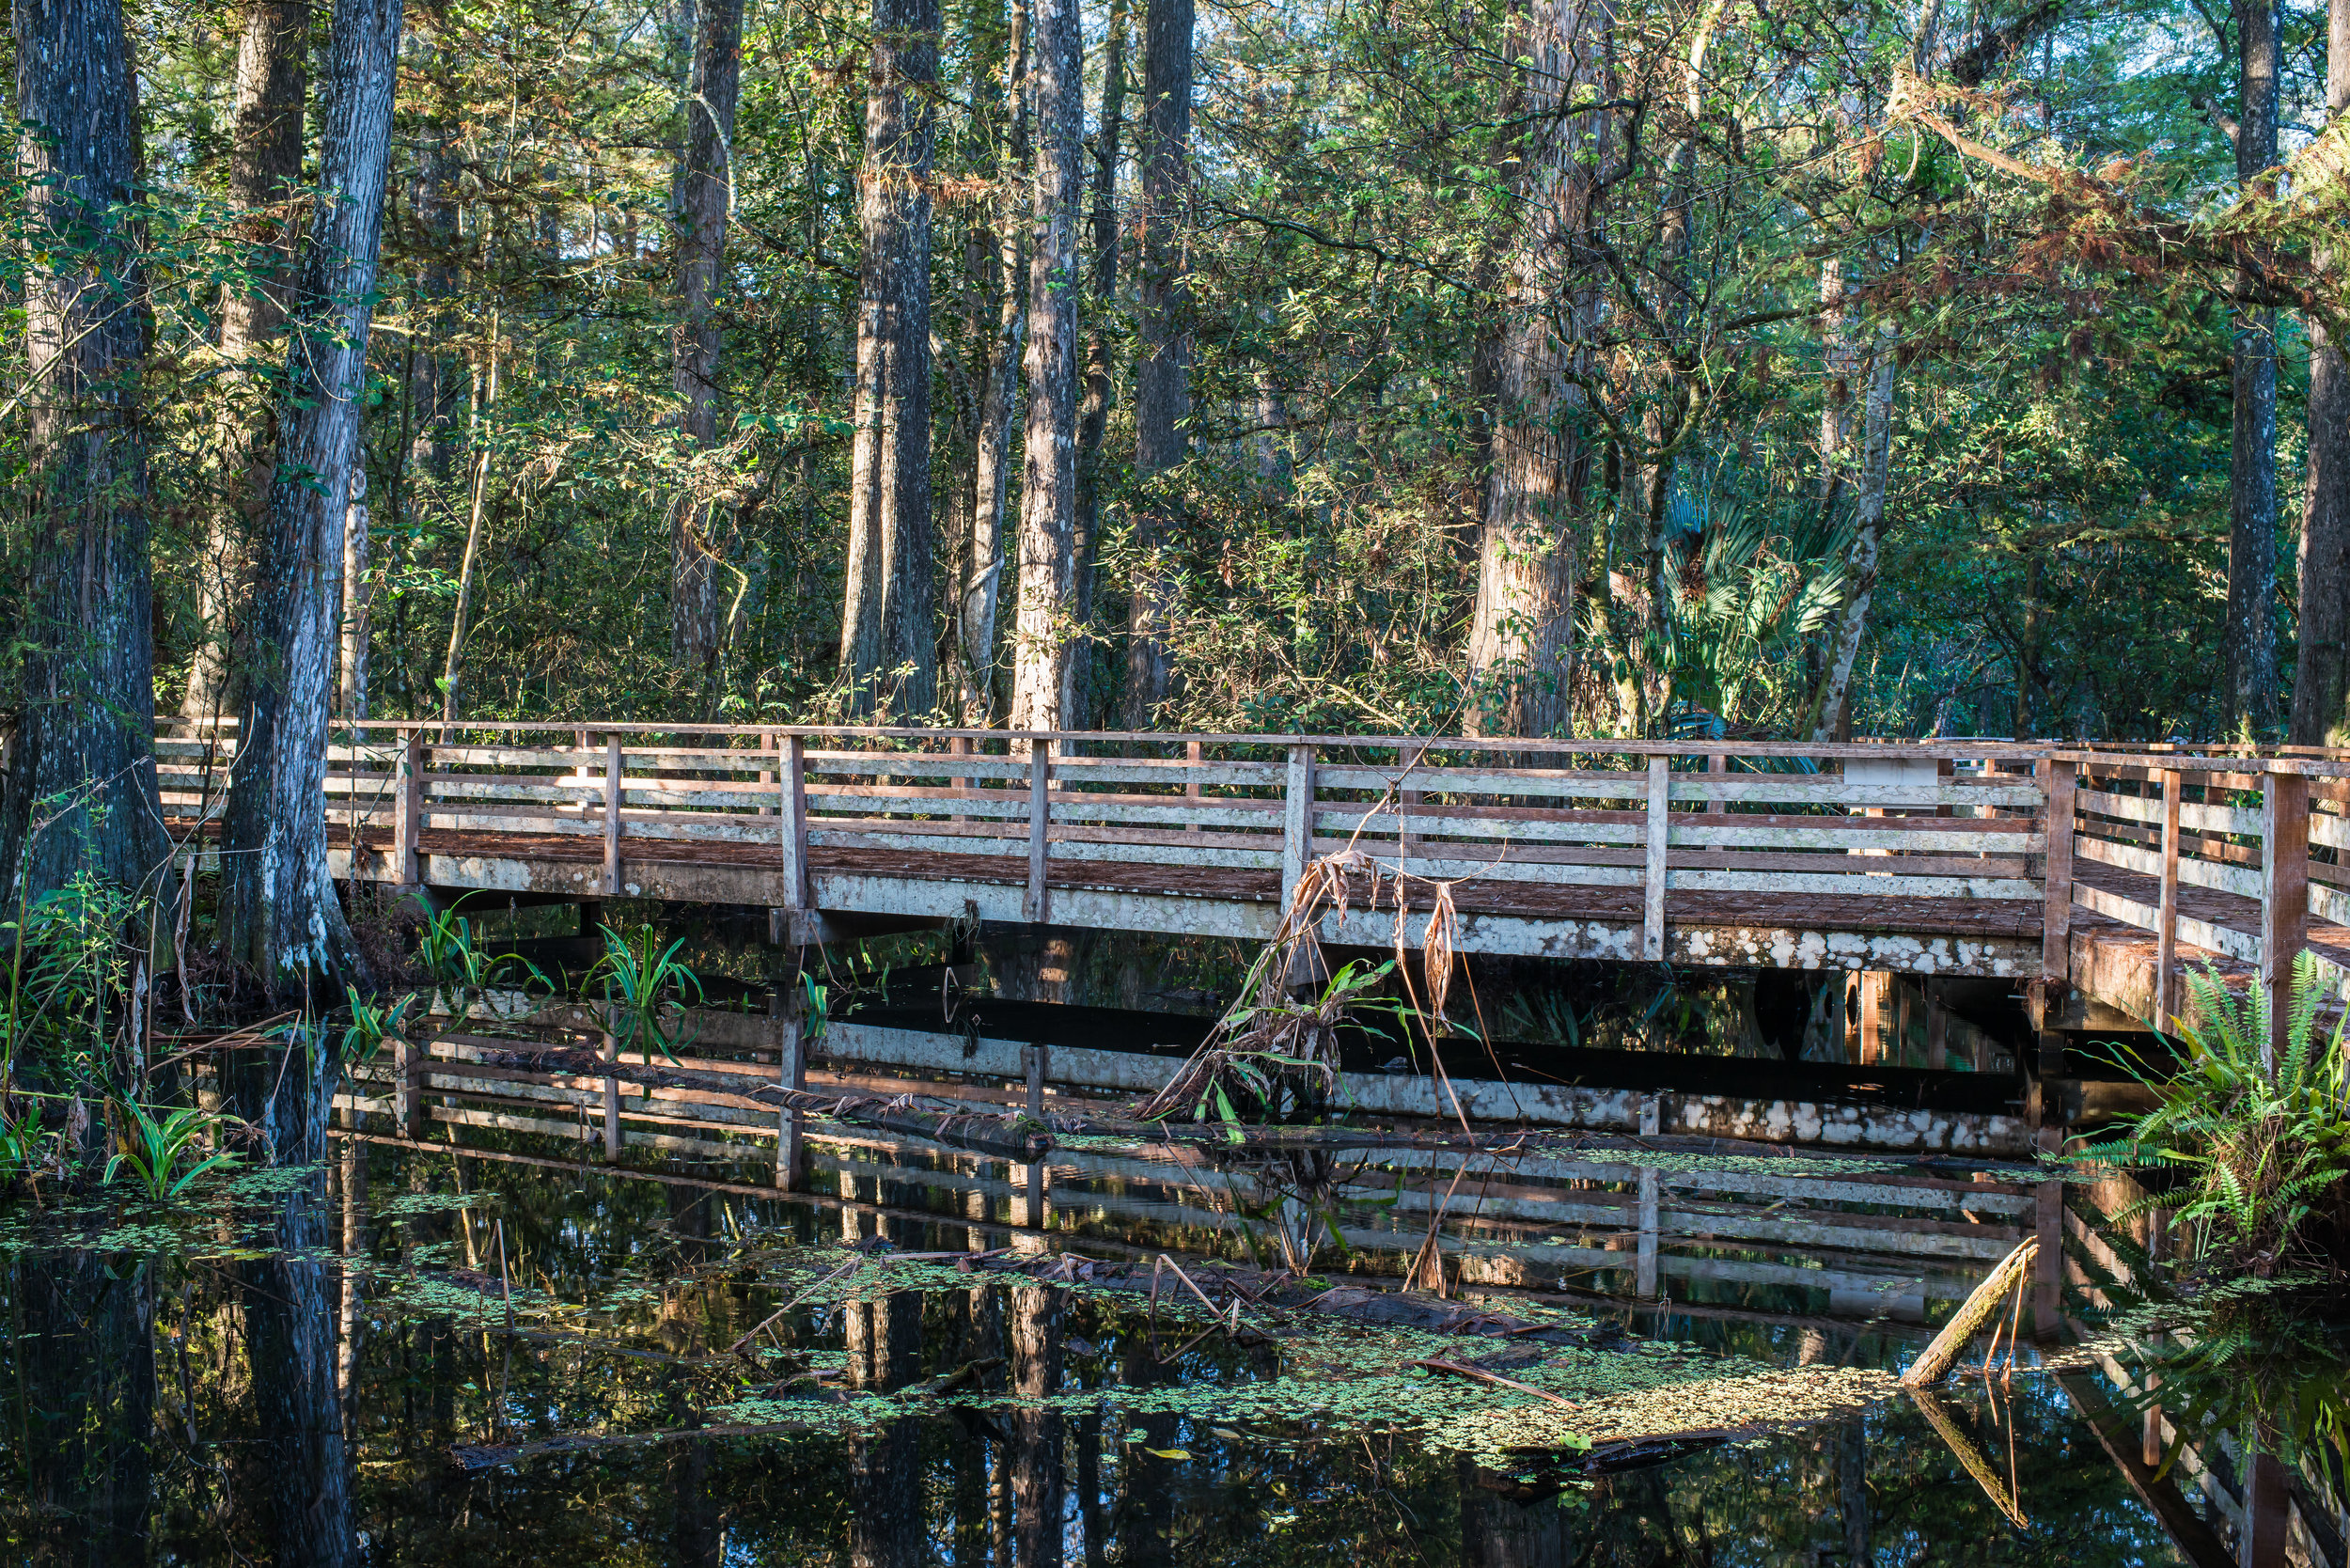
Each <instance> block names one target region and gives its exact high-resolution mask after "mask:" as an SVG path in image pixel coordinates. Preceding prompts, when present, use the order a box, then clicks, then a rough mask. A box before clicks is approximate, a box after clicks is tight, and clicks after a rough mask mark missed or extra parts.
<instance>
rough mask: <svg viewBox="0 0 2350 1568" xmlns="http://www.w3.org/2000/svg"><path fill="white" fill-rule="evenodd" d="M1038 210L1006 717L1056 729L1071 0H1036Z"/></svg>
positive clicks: (1073, 115) (1066, 398) (1070, 342)
mask: <svg viewBox="0 0 2350 1568" xmlns="http://www.w3.org/2000/svg"><path fill="white" fill-rule="evenodd" d="M1034 17H1035V28H1036V45H1035V63H1034V66H1033V68H1032V70H1031V72H1030V80H1031V82H1032V83H1033V102H1034V104H1035V109H1036V181H1035V190H1036V212H1035V223H1034V230H1033V232H1034V235H1035V239H1034V243H1033V247H1032V249H1031V251H1030V253H1029V257H1028V352H1027V363H1026V371H1027V385H1028V418H1027V424H1026V428H1025V429H1024V431H1022V435H1021V473H1020V576H1019V584H1020V599H1019V610H1018V613H1017V616H1016V618H1015V620H1014V623H1013V630H1012V666H1011V671H1012V673H1011V722H1012V726H1013V728H1014V729H1059V728H1061V726H1062V725H1063V723H1064V722H1065V721H1066V718H1067V715H1068V714H1069V713H1070V711H1071V708H1072V707H1073V700H1074V693H1073V691H1072V690H1071V681H1070V677H1071V671H1072V667H1073V661H1072V660H1071V658H1070V644H1071V643H1072V641H1073V639H1074V638H1075V637H1076V636H1077V635H1079V633H1080V630H1081V629H1080V628H1079V627H1078V626H1077V625H1076V622H1075V616H1074V610H1075V605H1076V589H1077V293H1078V277H1077V198H1078V195H1079V189H1078V187H1079V180H1078V165H1077V156H1078V141H1079V137H1080V134H1081V133H1082V132H1083V130H1084V121H1085V71H1084V64H1085V62H1084V55H1083V53H1082V47H1081V46H1082V42H1083V39H1082V37H1081V33H1080V29H1079V26H1078V13H1077V0H1037V4H1036V7H1035V11H1034Z"/></svg>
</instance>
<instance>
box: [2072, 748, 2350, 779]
mask: <svg viewBox="0 0 2350 1568" xmlns="http://www.w3.org/2000/svg"><path fill="white" fill-rule="evenodd" d="M2296 749H2313V748H2296ZM2048 756H2049V758H2050V759H2051V760H2055V761H2059V762H2072V763H2075V764H2088V765H2091V766H2094V765H2096V764H2099V763H2103V764H2105V765H2107V766H2112V765H2115V764H2117V763H2119V764H2125V765H2128V766H2131V767H2142V768H2150V769H2154V770H2156V771H2162V770H2169V771H2170V772H2173V773H2276V774H2298V775H2300V776H2302V777H2304V778H2350V753H2343V754H2340V755H2336V756H2332V757H2276V756H2260V755H2252V756H2245V757H2230V756H2226V755H2224V754H2222V755H2213V754H2210V753H2188V752H2169V751H2140V750H2135V749H2132V750H2123V749H2120V748H2118V747H2102V746H2086V747H2065V748H2063V749H2061V750H2057V751H2052V752H2049V753H2048Z"/></svg>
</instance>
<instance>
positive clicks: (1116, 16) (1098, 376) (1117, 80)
mask: <svg viewBox="0 0 2350 1568" xmlns="http://www.w3.org/2000/svg"><path fill="white" fill-rule="evenodd" d="M1126 11H1127V0H1110V14H1109V21H1108V24H1107V32H1106V33H1105V35H1104V38H1103V40H1102V114H1101V120H1100V124H1099V128H1098V129H1097V130H1096V131H1095V132H1094V138H1093V194H1092V212H1091V217H1092V223H1093V273H1092V276H1091V278H1090V280H1089V284H1088V288H1087V296H1088V298H1089V299H1090V300H1091V301H1092V303H1093V319H1092V321H1091V323H1090V326H1089V330H1088V332H1087V333H1086V353H1085V390H1084V397H1083V400H1082V401H1081V402H1080V404H1079V405H1078V410H1077V623H1078V625H1079V626H1080V627H1081V628H1082V629H1083V630H1084V631H1085V633H1086V635H1085V636H1084V637H1083V638H1081V639H1080V640H1079V641H1078V642H1077V644H1076V645H1075V647H1073V649H1072V650H1071V651H1070V657H1071V664H1072V668H1071V670H1070V685H1071V688H1072V689H1073V691H1074V693H1075V694H1076V701H1077V704H1078V705H1077V706H1076V707H1073V709H1072V710H1071V711H1070V713H1067V714H1065V715H1064V720H1065V722H1067V723H1070V724H1073V725H1078V726H1083V725H1086V724H1088V723H1089V722H1090V715H1089V713H1088V712H1087V709H1086V698H1087V695H1088V693H1089V691H1090V690H1091V687H1092V684H1093V682H1092V679H1091V676H1092V667H1093V656H1092V655H1093V637H1092V632H1093V586H1094V585H1093V577H1094V561H1095V559H1096V557H1098V555H1099V553H1100V544H1101V538H1102V439H1103V436H1104V434H1105V432H1106V431H1108V429H1109V421H1110V397H1111V384H1110V382H1111V378H1110V340H1109V328H1108V322H1109V315H1110V311H1111V309H1112V308H1113V306H1115V304H1116V300H1117V294H1118V156H1119V142H1120V138H1121V137H1122V136H1123V134H1124V132H1125V118H1126Z"/></svg>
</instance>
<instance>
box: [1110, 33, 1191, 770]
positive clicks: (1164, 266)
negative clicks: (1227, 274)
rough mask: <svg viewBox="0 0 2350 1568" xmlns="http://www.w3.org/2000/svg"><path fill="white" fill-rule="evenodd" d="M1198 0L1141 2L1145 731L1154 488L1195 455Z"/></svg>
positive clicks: (1162, 678)
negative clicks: (1192, 294) (1192, 200)
mask: <svg viewBox="0 0 2350 1568" xmlns="http://www.w3.org/2000/svg"><path fill="white" fill-rule="evenodd" d="M1192 4H1193V0H1145V10H1144V22H1143V26H1144V34H1145V37H1144V42H1143V66H1142V71H1143V77H1142V98H1143V133H1142V148H1141V154H1142V257H1141V266H1140V275H1139V278H1138V282H1139V285H1140V293H1141V299H1140V303H1139V308H1138V310H1137V311H1136V328H1137V330H1138V335H1139V337H1140V338H1141V353H1140V354H1139V355H1138V357H1137V359H1136V365H1135V478H1136V480H1137V481H1138V489H1139V492H1140V494H1139V498H1138V505H1137V507H1136V513H1135V544H1136V568H1135V578H1134V584H1133V587H1132V589H1131V597H1130V598H1129V600H1128V603H1127V612H1126V632H1127V643H1126V722H1127V723H1128V724H1129V725H1131V726H1132V727H1134V728H1136V729H1142V728H1144V727H1146V726H1148V725H1149V724H1150V723H1151V722H1152V716H1153V714H1154V713H1156V712H1157V710H1158V708H1159V706H1160V704H1162V703H1164V702H1165V701H1166V700H1167V697H1168V695H1169V693H1170V690H1171V688H1172V685H1173V682H1174V666H1173V663H1172V661H1171V660H1170V659H1169V657H1168V655H1167V643H1166V635H1167V621H1168V618H1169V617H1170V616H1171V615H1172V614H1173V613H1174V608H1175V596H1176V583H1175V574H1174V572H1173V570H1172V566H1171V563H1170V562H1169V561H1168V559H1167V554H1168V551H1169V549H1170V548H1171V546H1172V544H1173V542H1174V536H1175V533H1176V531H1177V529H1178V528H1179V527H1180V526H1181V518H1180V517H1179V515H1178V514H1177V512H1176V510H1175V508H1174V507H1173V506H1172V504H1171V503H1170V502H1169V500H1168V498H1167V494H1166V493H1165V490H1164V488H1163V485H1164V480H1162V481H1161V487H1154V486H1153V485H1152V480H1154V479H1159V478H1160V477H1161V476H1163V475H1165V474H1166V473H1167V471H1168V470H1170V469H1173V468H1179V467H1181V466H1182V465H1183V461H1184V459H1185V458H1186V457H1187V456H1188V455H1189V453H1188V451H1187V450H1186V447H1187V445H1188V437H1187V436H1186V435H1185V433H1184V431H1183V420H1185V419H1186V418H1188V417H1190V415H1191V338H1190V336H1189V334H1188V333H1186V332H1185V330H1184V324H1183V311H1184V306H1185V304H1186V302H1187V290H1186V289H1185V286H1184V277H1183V273H1184V269H1183V250H1182V245H1181V242H1180V238H1179V235H1178V233H1177V226H1178V220H1179V217H1180V213H1181V209H1182V206H1183V192H1184V189H1185V187H1186V186H1187V185H1188V184H1189V182H1190V179H1191V52H1192V51H1191V43H1192V38H1191V35H1192V22H1193V17H1192Z"/></svg>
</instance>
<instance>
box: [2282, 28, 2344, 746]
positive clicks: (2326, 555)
mask: <svg viewBox="0 0 2350 1568" xmlns="http://www.w3.org/2000/svg"><path fill="white" fill-rule="evenodd" d="M2326 33H2327V41H2326V108H2327V109H2328V110H2330V111H2331V118H2332V120H2333V122H2334V123H2337V124H2339V123H2342V117H2343V116H2344V115H2345V114H2350V0H2333V3H2332V4H2331V5H2330V6H2329V7H2327V8H2326ZM2345 266H2350V252H2345V251H2344V250H2342V249H2341V248H2337V249H2336V250H2335V251H2334V252H2333V254H2332V255H2330V256H2328V257H2327V258H2326V270H2327V271H2329V272H2331V273H2333V274H2336V275H2339V274H2341V272H2342V269H2343V268H2344V267H2345ZM2309 328H2310V457H2309V491H2308V494H2307V497H2306V502H2305V505H2304V507H2303V509H2302V512H2301V561H2300V569H2301V570H2300V579H2301V586H2300V605H2301V615H2300V642H2299V648H2298V653H2297V662H2296V665H2295V671H2294V678H2293V725H2292V729H2291V732H2290V739H2291V740H2292V742H2293V744H2294V745H2350V651H2346V648H2345V645H2350V360H2345V358H2344V356H2343V353H2342V345H2341V344H2339V343H2336V342H2334V341H2332V340H2331V339H2330V338H2329V337H2327V336H2326V329H2325V328H2324V327H2323V326H2321V325H2319V324H2318V323H2317V322H2316V321H2314V320H2312V321H2311V322H2310V323H2309Z"/></svg>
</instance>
